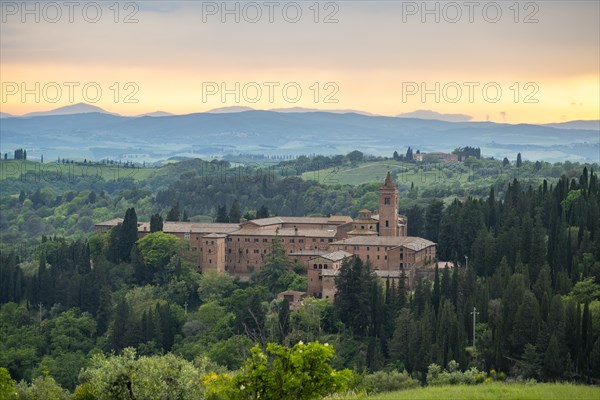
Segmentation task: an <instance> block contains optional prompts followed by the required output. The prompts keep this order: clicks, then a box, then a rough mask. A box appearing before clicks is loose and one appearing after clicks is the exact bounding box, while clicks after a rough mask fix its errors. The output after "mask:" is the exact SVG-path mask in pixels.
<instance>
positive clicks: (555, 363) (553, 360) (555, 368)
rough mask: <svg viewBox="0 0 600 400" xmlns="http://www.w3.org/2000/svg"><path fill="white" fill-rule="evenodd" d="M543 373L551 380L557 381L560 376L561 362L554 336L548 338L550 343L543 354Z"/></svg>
mask: <svg viewBox="0 0 600 400" xmlns="http://www.w3.org/2000/svg"><path fill="white" fill-rule="evenodd" d="M543 371H544V375H546V377H547V378H549V379H552V380H555V379H559V378H560V377H561V376H562V373H563V362H562V360H561V357H560V349H559V346H558V339H557V338H556V335H552V337H550V343H549V344H548V348H547V349H546V352H545V354H544V364H543Z"/></svg>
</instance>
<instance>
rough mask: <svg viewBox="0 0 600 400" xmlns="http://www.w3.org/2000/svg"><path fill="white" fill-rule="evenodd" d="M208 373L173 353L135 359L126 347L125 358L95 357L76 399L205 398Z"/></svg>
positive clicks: (145, 399)
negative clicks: (204, 378) (203, 379)
mask: <svg viewBox="0 0 600 400" xmlns="http://www.w3.org/2000/svg"><path fill="white" fill-rule="evenodd" d="M204 373H205V371H201V370H200V369H198V368H196V367H195V366H194V365H193V364H192V363H191V362H189V361H186V360H184V359H182V358H180V357H177V356H175V355H173V354H167V355H164V356H151V357H139V358H138V357H136V354H135V350H133V349H132V348H126V349H124V350H123V354H122V355H118V356H109V357H106V356H104V355H102V354H99V355H95V356H93V357H92V360H91V365H90V367H89V368H86V369H85V370H84V371H83V372H82V373H81V374H80V377H79V379H80V381H81V382H82V384H81V385H79V386H78V387H77V389H75V393H74V395H73V398H74V399H75V400H121V399H123V400H130V399H136V400H152V399H179V400H187V399H189V400H198V399H202V398H203V394H204V386H203V384H202V381H201V379H200V378H201V376H202V375H203V374H204Z"/></svg>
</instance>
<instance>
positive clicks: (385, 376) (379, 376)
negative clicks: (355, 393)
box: [362, 371, 420, 394]
mask: <svg viewBox="0 0 600 400" xmlns="http://www.w3.org/2000/svg"><path fill="white" fill-rule="evenodd" d="M419 386H420V383H419V381H418V380H416V379H413V378H412V377H411V376H410V375H409V373H408V372H406V371H403V372H398V371H389V372H387V371H377V372H375V373H374V374H369V375H365V376H364V378H363V380H362V387H363V389H364V390H365V391H366V392H367V393H369V394H372V393H381V392H393V391H396V390H405V389H412V388H416V387H419Z"/></svg>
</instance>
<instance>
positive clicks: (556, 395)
mask: <svg viewBox="0 0 600 400" xmlns="http://www.w3.org/2000/svg"><path fill="white" fill-rule="evenodd" d="M366 399H368V400H396V399H402V400H405V399H406V400H426V399H427V400H429V399H440V400H442V399H443V400H446V399H457V400H458V399H460V400H475V399H477V400H480V399H481V400H501V399H519V400H584V399H585V400H594V399H600V387H595V386H584V385H571V384H565V383H560V384H554V383H538V384H530V385H526V384H506V383H490V384H483V385H475V386H465V385H457V386H436V387H426V388H419V389H410V390H403V391H399V392H391V393H385V394H378V395H374V396H369V397H367V398H366Z"/></svg>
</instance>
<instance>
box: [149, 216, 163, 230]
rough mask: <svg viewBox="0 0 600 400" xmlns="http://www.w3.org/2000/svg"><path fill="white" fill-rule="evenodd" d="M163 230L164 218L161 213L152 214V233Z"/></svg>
mask: <svg viewBox="0 0 600 400" xmlns="http://www.w3.org/2000/svg"><path fill="white" fill-rule="evenodd" d="M162 230H163V219H162V217H161V216H160V214H152V216H151V217H150V233H154V232H159V231H162Z"/></svg>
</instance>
